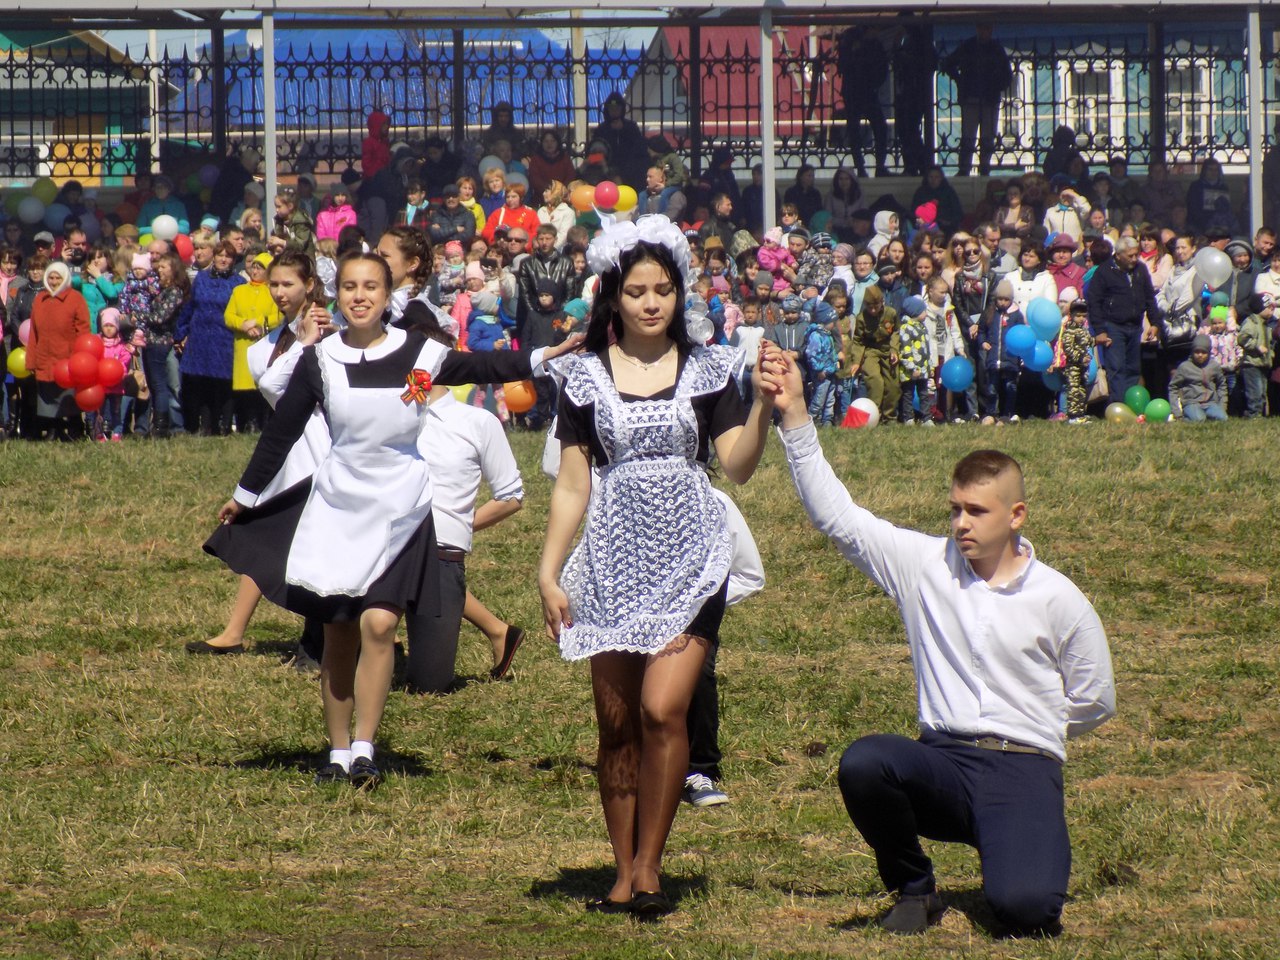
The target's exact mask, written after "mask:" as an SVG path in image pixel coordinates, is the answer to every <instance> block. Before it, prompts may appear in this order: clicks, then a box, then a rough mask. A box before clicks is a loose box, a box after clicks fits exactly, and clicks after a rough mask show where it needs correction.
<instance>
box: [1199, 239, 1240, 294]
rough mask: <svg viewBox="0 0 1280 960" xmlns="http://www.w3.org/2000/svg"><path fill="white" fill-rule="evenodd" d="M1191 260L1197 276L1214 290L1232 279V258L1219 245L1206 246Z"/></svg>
mask: <svg viewBox="0 0 1280 960" xmlns="http://www.w3.org/2000/svg"><path fill="white" fill-rule="evenodd" d="M1191 262H1192V264H1193V265H1194V266H1195V270H1196V276H1197V277H1199V278H1200V280H1201V281H1203V282H1204V283H1207V284H1208V285H1209V286H1210V287H1212V288H1213V289H1214V290H1216V289H1217V288H1218V287H1220V286H1222V285H1223V284H1224V283H1226V282H1227V281H1228V280H1230V279H1231V272H1232V267H1231V258H1230V257H1228V256H1227V255H1226V254H1225V253H1223V252H1222V251H1221V250H1219V249H1218V248H1217V247H1205V248H1204V249H1202V250H1201V251H1200V252H1199V253H1197V254H1196V256H1195V259H1194V260H1192V261H1191Z"/></svg>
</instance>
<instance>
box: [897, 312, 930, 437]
mask: <svg viewBox="0 0 1280 960" xmlns="http://www.w3.org/2000/svg"><path fill="white" fill-rule="evenodd" d="M928 314H929V305H928V303H926V302H925V301H924V300H923V299H921V298H920V297H907V299H906V300H905V301H903V304H902V320H901V322H900V323H899V324H898V338H897V339H898V382H899V384H900V385H901V390H902V393H901V395H900V397H899V399H898V420H899V421H900V422H901V423H903V424H905V425H907V426H911V425H912V424H915V423H923V424H925V425H926V426H930V427H931V426H933V405H934V402H935V399H936V398H935V396H934V388H933V367H934V364H933V358H934V348H933V343H932V342H931V341H932V334H931V333H930V331H929V321H928V319H927V318H928Z"/></svg>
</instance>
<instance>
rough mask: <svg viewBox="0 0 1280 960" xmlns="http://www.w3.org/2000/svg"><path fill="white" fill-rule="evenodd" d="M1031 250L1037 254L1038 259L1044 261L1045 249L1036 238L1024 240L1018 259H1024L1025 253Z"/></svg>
mask: <svg viewBox="0 0 1280 960" xmlns="http://www.w3.org/2000/svg"><path fill="white" fill-rule="evenodd" d="M1028 251H1030V252H1031V253H1034V254H1035V255H1036V259H1037V260H1039V261H1040V262H1041V263H1044V251H1043V250H1041V249H1040V244H1038V243H1036V242H1035V241H1034V240H1023V241H1022V246H1021V247H1020V248H1019V249H1018V261H1019V262H1021V261H1022V257H1023V254H1025V253H1027V252H1028Z"/></svg>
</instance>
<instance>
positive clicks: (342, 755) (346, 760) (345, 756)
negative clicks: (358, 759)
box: [329, 747, 351, 772]
mask: <svg viewBox="0 0 1280 960" xmlns="http://www.w3.org/2000/svg"><path fill="white" fill-rule="evenodd" d="M329 762H330V763H336V764H337V765H338V766H340V767H341V768H342V769H343V770H346V771H348V772H350V770H351V748H350V747H346V748H344V749H342V750H337V749H334V750H330V751H329Z"/></svg>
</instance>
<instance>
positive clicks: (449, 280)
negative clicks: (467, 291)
mask: <svg viewBox="0 0 1280 960" xmlns="http://www.w3.org/2000/svg"><path fill="white" fill-rule="evenodd" d="M466 266H467V265H466V263H465V262H463V259H462V244H461V243H460V242H459V241H457V240H450V241H449V242H448V243H446V244H445V245H444V263H443V265H442V266H441V268H440V270H439V271H438V272H437V273H436V291H435V292H436V304H437V305H438V306H440V307H443V308H444V309H445V310H449V309H450V308H452V307H453V305H454V303H455V302H456V301H457V299H458V293H459V292H460V291H461V290H462V288H463V287H465V286H466V283H467V280H466V276H465V275H464V271H465V270H466Z"/></svg>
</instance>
